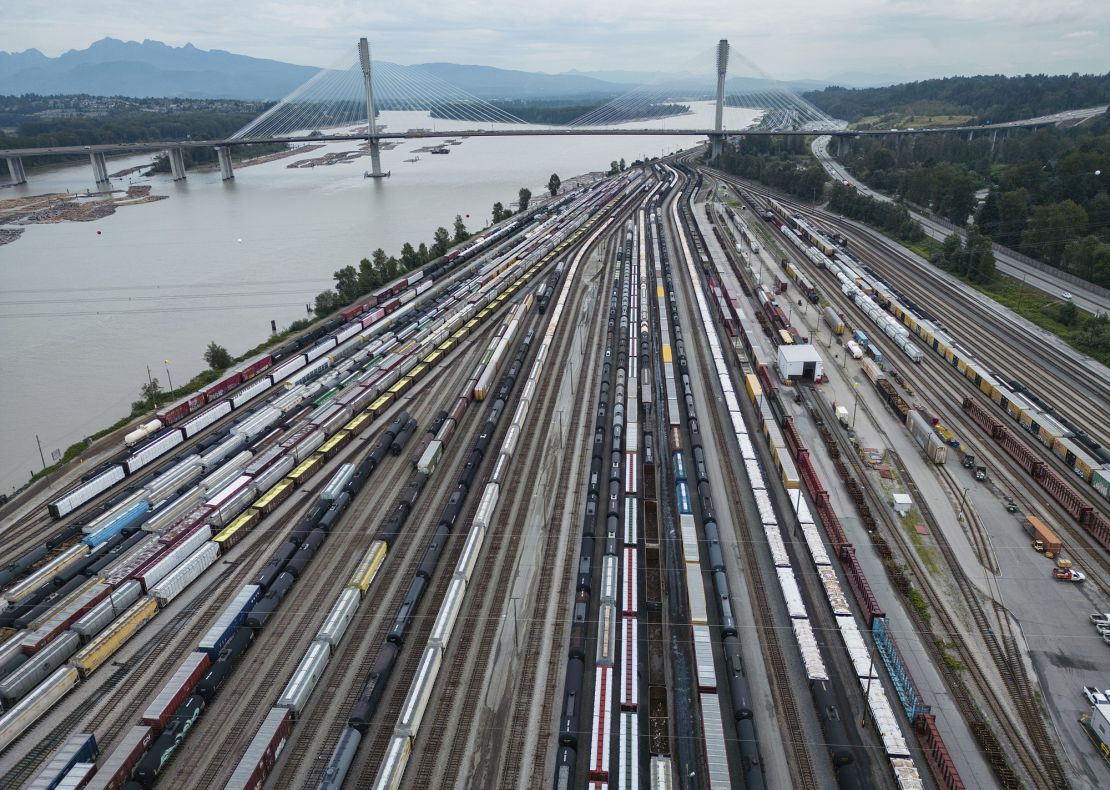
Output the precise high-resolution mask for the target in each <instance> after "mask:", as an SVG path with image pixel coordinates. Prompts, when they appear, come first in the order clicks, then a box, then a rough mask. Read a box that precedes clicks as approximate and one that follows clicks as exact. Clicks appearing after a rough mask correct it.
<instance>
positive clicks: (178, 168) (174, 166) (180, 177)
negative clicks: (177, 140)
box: [166, 148, 185, 181]
mask: <svg viewBox="0 0 1110 790" xmlns="http://www.w3.org/2000/svg"><path fill="white" fill-rule="evenodd" d="M166 156H168V157H169V158H170V173H171V174H172V175H173V180H174V181H184V180H185V155H184V154H183V153H182V151H181V149H180V148H167V149H166Z"/></svg>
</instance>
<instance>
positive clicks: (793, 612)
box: [775, 568, 809, 617]
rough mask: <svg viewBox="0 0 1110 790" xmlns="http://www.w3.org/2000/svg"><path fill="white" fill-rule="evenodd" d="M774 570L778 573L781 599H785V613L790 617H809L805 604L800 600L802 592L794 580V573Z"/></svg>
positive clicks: (785, 569) (783, 569)
mask: <svg viewBox="0 0 1110 790" xmlns="http://www.w3.org/2000/svg"><path fill="white" fill-rule="evenodd" d="M775 570H776V571H778V575H779V587H780V588H781V589H782V597H783V598H785V599H786V613H787V614H788V615H790V616H791V617H809V614H808V613H807V612H806V605H805V602H804V601H803V600H802V591H801V590H799V589H798V581H797V580H796V579H795V578H794V571H793V570H791V569H790V568H775Z"/></svg>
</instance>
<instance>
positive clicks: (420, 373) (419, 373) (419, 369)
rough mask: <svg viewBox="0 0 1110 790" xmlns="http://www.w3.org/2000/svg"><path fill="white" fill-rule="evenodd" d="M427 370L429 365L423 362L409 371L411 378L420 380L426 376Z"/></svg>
mask: <svg viewBox="0 0 1110 790" xmlns="http://www.w3.org/2000/svg"><path fill="white" fill-rule="evenodd" d="M427 372H428V366H427V365H423V364H421V365H417V366H416V367H414V368H413V369H412V370H410V371H409V378H410V379H412V380H413V381H420V379H422V378H424V374H425V373H427Z"/></svg>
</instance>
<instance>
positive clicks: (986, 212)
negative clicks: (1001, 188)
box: [975, 189, 1002, 238]
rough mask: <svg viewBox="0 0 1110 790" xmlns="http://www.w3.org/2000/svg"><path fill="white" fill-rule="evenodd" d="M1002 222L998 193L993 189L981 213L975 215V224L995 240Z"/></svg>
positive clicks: (988, 194)
mask: <svg viewBox="0 0 1110 790" xmlns="http://www.w3.org/2000/svg"><path fill="white" fill-rule="evenodd" d="M1001 222H1002V214H1001V210H1000V209H999V207H998V193H996V192H995V191H994V190H993V189H992V190H991V191H990V192H988V193H987V199H986V200H984V201H983V205H981V206H980V207H979V212H978V213H977V214H976V215H975V224H976V225H978V226H979V230H981V231H983V233H985V234H987V235H988V236H990V237H991V238H994V237H995V236H996V234H997V233H998V227H999V225H1000V224H1001Z"/></svg>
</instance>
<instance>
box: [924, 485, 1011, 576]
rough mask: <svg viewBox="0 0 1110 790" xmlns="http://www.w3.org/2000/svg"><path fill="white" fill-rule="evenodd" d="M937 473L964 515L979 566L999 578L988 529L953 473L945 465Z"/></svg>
mask: <svg viewBox="0 0 1110 790" xmlns="http://www.w3.org/2000/svg"><path fill="white" fill-rule="evenodd" d="M937 472H938V473H939V475H940V481H941V483H942V485H944V487H945V488H947V489H948V497H949V499H950V500H952V501H953V502H954V503H955V504H956V506H957V509H958V511H959V512H960V513H961V514H962V515H963V524H964V528H965V530H966V531H967V534H968V536H969V537H970V538H971V548H972V549H974V550H975V556H976V557H978V559H979V564H980V565H982V566H983V567H984V568H986V569H987V571H988V572H989V573H990V574H991V575H992V576H997V575H998V574H999V572H1000V569H999V567H998V560H997V559H995V556H994V551H993V549H992V548H991V545H990V537H989V536H988V535H987V530H986V527H984V526H983V520H982V519H981V518H980V517H979V513H978V511H977V510H976V509H975V508H974V507H972V506H971V503H970V502H969V501H968V499H967V492H966V490H965V489H964V488H962V487H961V486H960V484H959V483H957V482H956V479H955V478H954V477H952V473H951V472H949V471H948V467H947V466H945V465H944V464H938V465H937ZM961 495H962V496H961Z"/></svg>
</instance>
